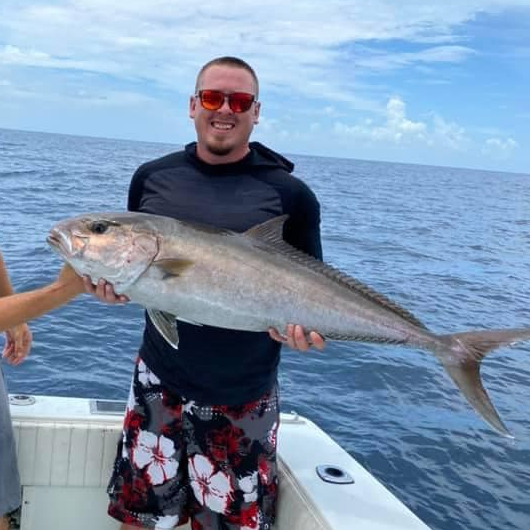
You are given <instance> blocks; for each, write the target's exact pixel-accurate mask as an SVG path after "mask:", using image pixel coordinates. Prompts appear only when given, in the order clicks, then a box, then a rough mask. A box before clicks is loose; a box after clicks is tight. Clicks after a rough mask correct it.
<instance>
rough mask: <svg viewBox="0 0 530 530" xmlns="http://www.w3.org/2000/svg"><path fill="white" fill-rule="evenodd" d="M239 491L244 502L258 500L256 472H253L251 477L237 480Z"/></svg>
mask: <svg viewBox="0 0 530 530" xmlns="http://www.w3.org/2000/svg"><path fill="white" fill-rule="evenodd" d="M239 489H240V490H241V491H242V492H243V498H244V499H245V502H254V501H257V500H258V472H257V471H254V473H252V475H247V476H246V477H243V478H241V479H239Z"/></svg>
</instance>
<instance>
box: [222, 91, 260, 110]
mask: <svg viewBox="0 0 530 530" xmlns="http://www.w3.org/2000/svg"><path fill="white" fill-rule="evenodd" d="M253 101H254V96H253V95H252V94H247V93H246V92H234V93H233V94H230V96H228V104H229V105H230V108H231V109H232V111H233V112H247V110H248V109H250V107H251V106H252V102H253Z"/></svg>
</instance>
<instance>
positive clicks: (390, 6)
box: [0, 0, 530, 108]
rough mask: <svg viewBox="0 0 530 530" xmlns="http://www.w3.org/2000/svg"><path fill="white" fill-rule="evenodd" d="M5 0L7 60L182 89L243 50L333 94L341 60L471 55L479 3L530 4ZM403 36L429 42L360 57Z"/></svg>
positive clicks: (264, 74) (275, 76)
mask: <svg viewBox="0 0 530 530" xmlns="http://www.w3.org/2000/svg"><path fill="white" fill-rule="evenodd" d="M2 4H3V5H2V6H1V7H0V34H1V35H2V40H3V44H4V50H3V54H2V55H3V60H4V62H6V61H11V64H19V65H27V66H40V67H46V68H59V69H72V68H73V69H78V70H86V71H94V72H100V73H102V74H111V75H115V76H124V77H126V78H136V79H148V80H150V81H152V82H154V83H157V84H160V85H162V86H164V87H169V88H171V89H173V90H176V91H179V92H181V91H184V90H186V91H188V90H189V86H188V85H186V86H184V83H183V80H186V82H188V83H189V80H190V79H193V77H194V75H195V72H196V69H197V67H198V65H200V64H201V63H203V62H204V61H206V60H208V59H210V58H211V56H212V55H222V54H238V55H241V56H243V57H244V58H246V59H248V60H249V61H250V62H251V63H252V64H253V65H255V66H256V68H257V70H258V71H259V73H260V77H261V78H262V80H263V82H264V84H266V85H267V86H271V87H272V86H275V85H276V86H279V87H280V88H285V87H289V88H290V89H291V90H293V91H295V92H302V93H303V92H305V93H309V94H311V93H314V94H316V93H317V92H318V90H321V89H325V90H327V91H329V98H330V99H335V100H338V101H340V99H338V98H339V97H340V95H341V94H343V93H344V90H339V87H344V84H345V80H349V81H351V80H352V79H353V72H352V71H351V69H350V70H348V69H347V68H337V65H341V66H347V64H348V62H350V63H351V65H354V64H356V65H357V68H358V69H361V68H369V69H374V68H383V69H388V68H399V67H404V66H407V65H411V64H432V63H438V62H456V63H458V62H461V61H464V60H465V59H466V58H467V57H469V55H470V54H472V53H474V52H473V50H472V49H471V48H469V47H466V46H459V45H456V44H454V41H455V39H456V38H457V36H456V35H455V34H454V33H453V32H454V31H458V30H459V29H460V25H461V24H463V23H464V22H466V21H469V20H471V19H472V18H473V17H474V16H475V15H476V14H477V13H479V12H481V13H487V12H497V11H500V10H502V9H505V8H509V7H513V6H530V0H524V1H523V0H507V1H501V0H467V1H460V0H433V1H432V2H429V4H428V5H426V4H424V3H423V2H420V1H419V0H403V1H402V2H400V3H399V5H397V4H396V3H395V2H393V1H391V0H373V1H371V2H364V1H361V0H328V1H327V2H317V1H316V0H313V1H311V0H293V1H292V2H289V7H288V17H274V16H271V13H284V12H285V3H284V0H271V1H269V2H266V3H263V4H256V3H255V2H253V1H251V0H241V1H238V2H237V3H236V4H234V2H232V1H228V0H216V1H213V0H204V1H203V2H201V4H200V5H196V4H191V3H187V2H183V1H170V0H151V1H150V2H145V1H144V0H130V1H128V2H115V3H112V2H108V1H107V0H57V1H56V2H52V1H51V0H41V1H38V0H34V1H29V0H20V1H14V0H3V1H2ZM265 21H266V23H265ZM65 35H67V36H68V37H67V38H65ZM395 39H401V40H407V41H410V42H414V43H416V44H418V45H420V46H421V45H423V44H426V45H427V46H428V47H427V48H426V49H423V50H421V49H420V50H418V51H416V52H413V53H412V52H410V53H387V54H382V53H380V52H379V53H372V54H371V55H369V56H368V58H366V57H360V58H359V60H357V57H356V56H355V53H356V48H355V46H356V45H357V43H362V42H374V41H377V42H384V41H387V40H388V41H390V40H395ZM433 44H441V45H435V46H432V45H433ZM213 50H215V51H214V52H212V51H213ZM352 50H353V52H352ZM351 53H353V54H354V55H353V56H352V55H351ZM271 57H274V61H271V60H270V58H271ZM349 59H351V61H349ZM279 73H281V75H279ZM360 73H362V70H361V71H358V70H356V72H355V74H356V75H359V74H360ZM319 83H320V85H319ZM349 99H350V101H351V105H352V106H354V107H355V108H363V107H364V108H366V106H367V105H370V102H369V101H368V102H367V101H363V98H361V97H360V96H359V94H355V95H353V94H350V96H349Z"/></svg>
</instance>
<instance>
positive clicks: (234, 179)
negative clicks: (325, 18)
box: [85, 57, 324, 530]
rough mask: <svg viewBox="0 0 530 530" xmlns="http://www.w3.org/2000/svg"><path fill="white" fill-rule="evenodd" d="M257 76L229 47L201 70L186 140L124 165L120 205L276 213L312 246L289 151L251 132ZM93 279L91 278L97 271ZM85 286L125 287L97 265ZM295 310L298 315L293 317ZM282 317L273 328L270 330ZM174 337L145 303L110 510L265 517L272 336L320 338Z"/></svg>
mask: <svg viewBox="0 0 530 530" xmlns="http://www.w3.org/2000/svg"><path fill="white" fill-rule="evenodd" d="M258 91H259V87H258V79H257V77H256V74H255V73H254V71H253V69H252V68H251V67H250V66H249V65H248V64H247V63H245V62H243V61H241V60H240V59H237V58H234V57H221V58H218V59H214V60H212V61H210V62H209V63H207V64H206V65H205V66H204V67H203V68H202V69H201V70H200V72H199V74H198V76H197V81H196V87H195V93H194V95H192V96H191V97H190V103H189V115H190V117H191V118H192V119H193V120H194V122H195V129H196V132H197V142H196V143H195V142H194V143H191V144H189V145H187V146H186V148H185V149H184V150H183V151H180V152H177V153H172V154H170V155H167V156H165V157H163V158H160V159H158V160H154V161H152V162H148V163H146V164H144V165H142V166H140V168H139V169H138V170H137V171H136V173H135V174H134V176H133V178H132V182H131V186H130V190H129V200H128V209H129V210H132V211H141V212H147V213H153V214H158V215H165V216H170V217H175V218H178V219H181V220H185V221H196V222H200V223H207V224H210V225H214V226H216V227H219V228H224V229H231V230H235V231H238V232H242V231H245V230H247V229H249V228H251V227H252V226H254V225H257V224H259V223H262V222H264V221H266V220H268V219H271V218H273V217H275V216H278V215H282V214H288V215H289V218H288V220H287V222H286V223H285V229H284V237H285V239H286V240H287V241H288V242H289V243H291V244H292V245H293V246H295V247H297V248H299V249H300V250H302V251H304V252H306V253H309V254H312V255H313V256H315V257H317V258H319V259H321V258H322V251H321V242H320V228H319V224H320V209H319V204H318V202H317V200H316V198H315V196H314V195H313V193H312V192H311V191H310V190H309V188H308V187H307V186H306V185H305V184H303V183H302V182H301V181H300V180H298V179H297V178H295V177H293V176H292V175H291V174H290V173H291V171H292V170H293V165H292V164H291V162H289V161H288V160H286V159H285V158H283V157H282V156H280V155H279V154H277V153H274V152H273V151H271V150H269V149H268V148H266V147H265V146H263V145H261V144H259V143H257V142H253V143H250V144H249V138H250V135H251V132H252V129H253V127H254V125H255V124H256V123H258V118H259V111H260V103H259V101H258ZM95 280H96V279H95ZM85 289H86V291H87V292H89V293H91V294H94V295H95V296H97V297H98V298H99V299H100V300H102V301H107V302H110V303H116V302H123V301H126V300H127V299H126V297H124V296H118V295H116V293H115V292H114V290H113V288H112V286H111V285H110V284H108V283H106V282H105V281H104V280H103V279H99V281H98V282H97V285H95V286H94V285H92V283H91V279H90V278H86V279H85ZM293 324H296V323H293ZM280 331H283V330H280ZM178 333H179V339H180V341H179V349H178V351H175V350H173V349H172V348H171V346H169V345H168V344H167V342H166V341H165V340H164V339H163V338H162V337H161V335H160V334H159V333H158V331H157V330H156V328H155V326H154V325H153V323H152V322H151V321H150V319H149V318H148V317H146V328H145V331H144V337H143V342H142V345H141V347H140V352H139V357H138V359H137V362H136V368H135V372H134V375H133V383H132V387H131V393H130V397H129V402H128V406H127V410H126V414H125V420H124V431H123V439H122V440H121V441H120V443H119V446H118V454H117V458H116V461H115V466H114V472H113V476H112V478H111V480H110V484H109V495H110V504H109V514H110V515H112V516H113V517H115V518H117V519H118V520H120V521H122V523H123V524H122V527H121V528H122V530H132V529H135V528H138V527H141V528H157V529H170V528H173V527H175V526H177V525H180V524H184V523H185V522H186V521H187V520H188V518H191V520H192V528H193V529H194V530H199V529H207V530H221V529H230V530H236V529H268V528H270V526H271V525H272V523H273V521H274V515H275V499H276V491H277V476H276V432H277V429H278V421H279V412H278V394H277V383H276V380H277V367H278V362H279V352H280V347H281V344H280V342H285V343H287V344H288V345H289V346H291V347H292V348H296V349H299V350H307V349H308V347H309V346H310V344H312V345H313V346H314V347H316V348H318V349H322V348H323V345H324V343H323V339H322V337H320V336H319V335H318V334H317V333H315V332H311V333H310V334H309V335H308V337H306V333H305V331H304V330H303V328H302V327H301V326H299V325H289V326H288V329H287V330H286V331H285V333H286V335H285V336H283V335H280V334H279V332H278V330H272V329H271V330H270V332H269V334H267V333H251V332H246V331H237V330H227V329H220V328H213V327H209V326H197V325H193V324H190V323H187V322H184V321H180V320H179V321H178Z"/></svg>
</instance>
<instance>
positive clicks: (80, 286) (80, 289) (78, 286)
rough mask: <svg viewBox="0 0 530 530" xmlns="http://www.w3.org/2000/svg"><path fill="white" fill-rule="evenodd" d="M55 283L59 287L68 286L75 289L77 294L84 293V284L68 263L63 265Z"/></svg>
mask: <svg viewBox="0 0 530 530" xmlns="http://www.w3.org/2000/svg"><path fill="white" fill-rule="evenodd" d="M56 283H57V284H58V285H61V286H62V285H68V286H69V287H70V288H72V289H75V291H76V292H77V293H78V294H81V293H84V292H85V282H84V281H83V278H82V277H81V276H79V274H77V272H75V270H74V268H73V267H72V266H71V265H70V264H68V263H65V264H64V265H63V267H62V269H61V270H60V271H59V276H57V280H56Z"/></svg>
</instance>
